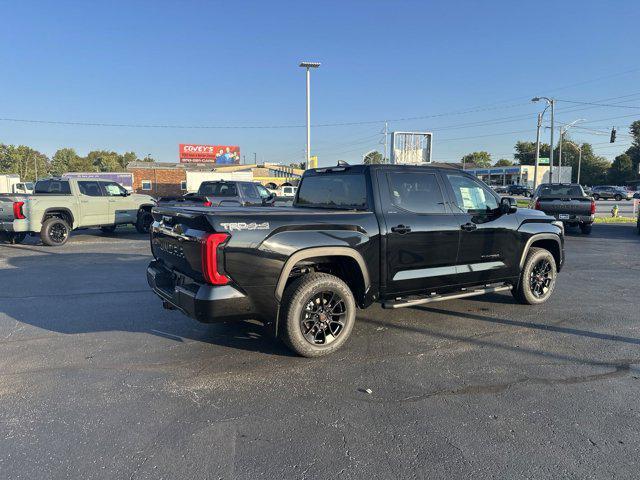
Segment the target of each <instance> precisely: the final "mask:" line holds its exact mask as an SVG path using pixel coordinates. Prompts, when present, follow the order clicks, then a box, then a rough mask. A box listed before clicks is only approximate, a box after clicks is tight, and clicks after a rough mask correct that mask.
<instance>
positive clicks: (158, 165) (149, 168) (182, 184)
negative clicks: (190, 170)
mask: <svg viewBox="0 0 640 480" xmlns="http://www.w3.org/2000/svg"><path fill="white" fill-rule="evenodd" d="M127 171H128V172H131V173H132V174H133V191H134V192H136V193H146V194H147V195H151V196H152V197H163V196H178V195H183V194H184V193H186V190H187V175H186V172H185V168H184V165H183V164H179V163H169V162H131V163H129V164H128V165H127Z"/></svg>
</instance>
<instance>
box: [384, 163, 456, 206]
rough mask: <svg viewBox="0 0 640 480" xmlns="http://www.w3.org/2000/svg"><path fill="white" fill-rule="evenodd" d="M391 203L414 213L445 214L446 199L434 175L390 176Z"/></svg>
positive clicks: (408, 174) (421, 173)
mask: <svg viewBox="0 0 640 480" xmlns="http://www.w3.org/2000/svg"><path fill="white" fill-rule="evenodd" d="M388 181H389V189H390V194H391V203H393V204H394V205H395V206H396V207H399V208H402V209H403V210H408V211H410V212H414V213H445V206H444V197H443V195H442V190H441V189H440V185H438V179H437V177H436V175H435V174H434V173H426V172H424V173H423V172H393V173H389V174H388Z"/></svg>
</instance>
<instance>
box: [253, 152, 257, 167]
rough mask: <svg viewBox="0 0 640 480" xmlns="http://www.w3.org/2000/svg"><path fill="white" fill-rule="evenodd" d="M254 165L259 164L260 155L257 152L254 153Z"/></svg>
mask: <svg viewBox="0 0 640 480" xmlns="http://www.w3.org/2000/svg"><path fill="white" fill-rule="evenodd" d="M253 163H254V164H256V165H257V164H258V155H257V154H256V152H253Z"/></svg>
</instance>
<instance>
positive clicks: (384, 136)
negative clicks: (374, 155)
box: [379, 122, 389, 163]
mask: <svg viewBox="0 0 640 480" xmlns="http://www.w3.org/2000/svg"><path fill="white" fill-rule="evenodd" d="M380 133H382V138H381V139H380V142H379V143H381V144H383V145H384V153H383V154H382V163H387V135H388V134H389V124H388V122H384V130H382V132H380Z"/></svg>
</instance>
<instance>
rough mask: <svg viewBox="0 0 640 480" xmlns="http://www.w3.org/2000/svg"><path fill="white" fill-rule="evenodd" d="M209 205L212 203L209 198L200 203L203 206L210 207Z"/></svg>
mask: <svg viewBox="0 0 640 480" xmlns="http://www.w3.org/2000/svg"><path fill="white" fill-rule="evenodd" d="M211 205H212V203H211V202H210V201H209V200H207V201H206V202H204V203H203V204H202V206H203V207H210V206H211Z"/></svg>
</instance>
